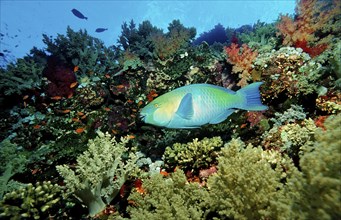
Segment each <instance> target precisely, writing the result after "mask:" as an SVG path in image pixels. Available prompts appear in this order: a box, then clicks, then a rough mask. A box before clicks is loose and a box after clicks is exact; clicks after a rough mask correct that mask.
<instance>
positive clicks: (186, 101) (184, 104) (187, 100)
mask: <svg viewBox="0 0 341 220" xmlns="http://www.w3.org/2000/svg"><path fill="white" fill-rule="evenodd" d="M176 114H177V115H178V116H180V117H181V118H184V119H187V120H190V119H191V118H192V116H193V114H194V110H193V99H192V93H187V94H186V95H185V96H184V97H183V98H182V100H181V102H180V105H179V107H178V110H177V111H176Z"/></svg>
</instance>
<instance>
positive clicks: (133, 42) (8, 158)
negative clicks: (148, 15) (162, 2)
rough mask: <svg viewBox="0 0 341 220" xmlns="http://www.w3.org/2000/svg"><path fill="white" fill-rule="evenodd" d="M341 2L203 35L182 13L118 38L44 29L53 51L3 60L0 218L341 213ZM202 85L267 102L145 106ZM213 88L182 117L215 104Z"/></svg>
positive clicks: (303, 1) (127, 29)
mask: <svg viewBox="0 0 341 220" xmlns="http://www.w3.org/2000/svg"><path fill="white" fill-rule="evenodd" d="M340 4H341V1H332V0H331V1H319V0H300V1H297V6H296V13H295V15H294V16H289V15H281V16H280V17H279V18H278V21H276V22H275V23H272V24H266V23H262V22H257V23H256V24H254V25H252V26H250V25H244V26H242V27H240V28H235V29H234V28H229V27H227V28H225V27H224V26H223V25H222V24H217V25H216V27H214V29H212V30H211V31H207V32H204V33H203V34H201V35H200V36H197V38H195V37H196V29H195V28H193V27H185V26H184V25H182V24H181V22H180V21H179V20H174V21H172V22H171V23H170V24H169V26H168V30H167V31H163V30H161V29H159V28H158V27H155V26H153V25H152V24H151V23H150V22H149V21H144V22H142V23H141V24H138V25H136V24H135V23H134V22H133V21H130V22H129V23H123V25H122V27H121V28H122V32H121V35H120V37H119V39H118V44H117V45H114V46H111V47H106V46H105V45H104V43H103V42H102V41H101V40H99V39H97V38H95V37H92V36H90V35H89V34H88V33H87V31H86V30H79V31H75V30H72V29H71V28H70V27H68V28H67V32H66V34H65V35H58V36H57V37H56V38H52V37H49V36H47V35H43V42H44V43H45V45H46V49H42V50H40V49H37V48H33V49H32V50H31V51H30V54H29V55H27V56H25V57H23V58H20V59H17V61H16V62H15V63H11V64H9V65H8V66H7V67H3V68H0V75H1V77H0V78H1V81H0V90H1V93H0V105H1V108H2V111H1V112H0V114H1V118H0V126H1V129H0V138H1V139H0V141H1V142H0V161H1V166H0V172H1V177H0V218H4V219H47V218H56V219H61V218H63V219H96V218H99V219H141V216H143V217H144V219H340V218H341V206H340V203H341V193H340V191H341V175H340V170H341V137H340V134H341V60H340V57H341V54H340V51H341V38H340V35H341V30H340V28H341V26H340V22H341V21H340V18H341V13H340V7H341V5H340ZM70 13H71V12H70ZM72 13H73V14H74V15H75V16H76V17H75V19H83V20H80V21H82V22H86V19H88V18H87V17H85V15H83V14H82V13H81V12H80V11H78V10H76V9H74V10H73V11H72ZM90 19H91V18H89V20H90ZM105 30H106V29H105V28H102V29H98V32H101V31H105ZM2 55H4V56H5V54H2ZM257 82H262V83H257ZM201 83H206V84H212V85H216V86H218V87H219V88H221V89H224V88H226V89H224V91H229V92H230V93H231V94H234V92H233V91H244V90H245V89H244V90H243V88H247V87H248V86H252V85H257V86H258V87H259V86H260V88H259V91H258V90H257V91H258V95H257V97H258V99H259V101H258V103H259V104H263V105H264V106H265V107H264V108H262V109H258V110H257V111H246V110H238V111H235V110H236V109H238V108H239V109H240V107H241V106H239V105H235V106H233V107H231V109H230V110H229V115H225V116H226V117H227V119H226V120H218V119H223V118H224V117H223V115H221V116H219V115H216V120H215V121H214V120H213V121H214V122H217V123H211V124H210V123H208V124H206V123H204V124H202V125H200V126H197V127H200V128H194V129H180V128H176V126H175V127H173V129H169V128H165V127H166V126H160V127H159V126H154V124H160V125H162V120H163V118H162V117H159V115H160V114H155V115H154V116H152V118H150V120H152V121H153V123H151V124H147V123H145V121H144V116H143V114H140V113H141V112H143V111H142V109H143V108H145V106H148V104H150V105H149V106H151V107H153V108H155V109H154V110H155V111H158V110H159V109H161V107H160V106H159V104H160V103H158V102H157V101H155V100H158V97H160V96H161V95H163V94H167V93H168V92H171V91H173V90H174V89H176V88H179V87H182V86H186V85H189V84H201ZM253 83H256V84H253ZM223 87H224V88H223ZM215 88H216V87H215ZM227 89H228V90H227ZM202 92H205V90H203V91H202ZM192 95H193V94H189V95H187V96H186V97H192ZM193 97H194V95H193ZM214 98H216V97H213V99H212V101H210V102H205V104H206V109H204V110H203V109H201V108H205V105H203V104H202V103H201V104H200V103H199V104H198V103H195V102H192V101H191V100H192V99H187V100H185V101H186V103H187V104H188V105H190V106H192V109H187V108H185V107H179V106H181V105H180V101H179V103H177V104H176V103H175V104H173V105H177V106H175V107H174V106H173V107H174V111H172V112H171V114H172V115H171V116H172V117H179V115H180V116H184V118H185V119H186V118H191V117H192V116H193V114H195V113H193V109H194V110H195V111H200V110H201V111H206V110H210V111H212V115H213V116H215V115H214V114H215V113H217V112H218V111H216V110H217V108H218V107H219V106H218V105H219V103H218V102H217V101H215V99H214ZM159 100H160V99H159ZM243 100H244V99H243ZM153 101H155V102H153ZM185 101H184V102H185ZM195 101H198V100H195ZM206 101H207V100H206ZM260 102H261V103H260ZM207 103H209V104H207ZM161 104H162V103H161ZM178 105H179V106H178ZM208 105H209V106H208ZM198 106H201V108H199V107H198ZM266 106H267V107H268V108H267V107H266ZM225 113H226V112H225ZM167 114H168V113H167ZM213 116H212V117H213ZM226 117H225V118H226ZM213 118H214V117H213ZM185 119H184V120H185Z"/></svg>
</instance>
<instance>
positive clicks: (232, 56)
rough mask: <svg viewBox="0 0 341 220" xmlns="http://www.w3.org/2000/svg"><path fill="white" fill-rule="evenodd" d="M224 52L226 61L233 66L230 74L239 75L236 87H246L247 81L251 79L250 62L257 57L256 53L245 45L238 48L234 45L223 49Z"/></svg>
mask: <svg viewBox="0 0 341 220" xmlns="http://www.w3.org/2000/svg"><path fill="white" fill-rule="evenodd" d="M225 52H226V54H227V55H228V58H227V61H228V62H229V63H231V64H233V68H232V72H233V73H239V78H240V81H239V82H238V86H242V87H243V86H246V85H247V84H248V83H247V81H248V80H250V79H251V74H250V72H251V69H252V62H253V61H254V60H255V58H256V57H257V55H258V52H257V51H252V50H251V48H250V47H249V46H248V45H246V44H243V45H242V47H241V48H240V47H238V44H235V43H232V44H231V46H229V47H225Z"/></svg>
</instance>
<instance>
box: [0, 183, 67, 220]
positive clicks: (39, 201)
mask: <svg viewBox="0 0 341 220" xmlns="http://www.w3.org/2000/svg"><path fill="white" fill-rule="evenodd" d="M61 198H62V190H61V187H59V186H58V185H57V184H52V183H51V182H49V181H48V182H42V183H40V182H38V183H36V184H35V186H34V185H33V184H31V183H29V184H27V186H26V187H24V188H21V189H18V190H15V191H12V192H10V193H7V194H6V195H5V196H4V198H3V200H2V201H1V202H0V217H7V218H10V219H47V218H48V217H49V210H50V209H51V208H53V207H55V206H57V205H58V203H59V201H60V200H61Z"/></svg>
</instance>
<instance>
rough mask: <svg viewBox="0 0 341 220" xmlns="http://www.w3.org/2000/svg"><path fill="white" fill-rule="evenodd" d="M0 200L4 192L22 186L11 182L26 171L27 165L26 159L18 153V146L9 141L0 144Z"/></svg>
mask: <svg viewBox="0 0 341 220" xmlns="http://www.w3.org/2000/svg"><path fill="white" fill-rule="evenodd" d="M0 163H1V164H2V166H0V173H1V176H0V199H1V198H2V197H3V195H4V194H5V193H6V192H9V191H10V190H13V189H16V188H18V187H19V186H22V184H20V183H19V182H16V181H14V180H11V178H12V177H13V176H14V175H15V174H18V173H22V172H24V171H25V170H26V165H27V164H28V159H27V157H26V156H25V155H24V154H23V153H22V152H18V146H17V145H16V144H13V143H11V141H10V140H9V139H5V140H3V141H2V142H0Z"/></svg>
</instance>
